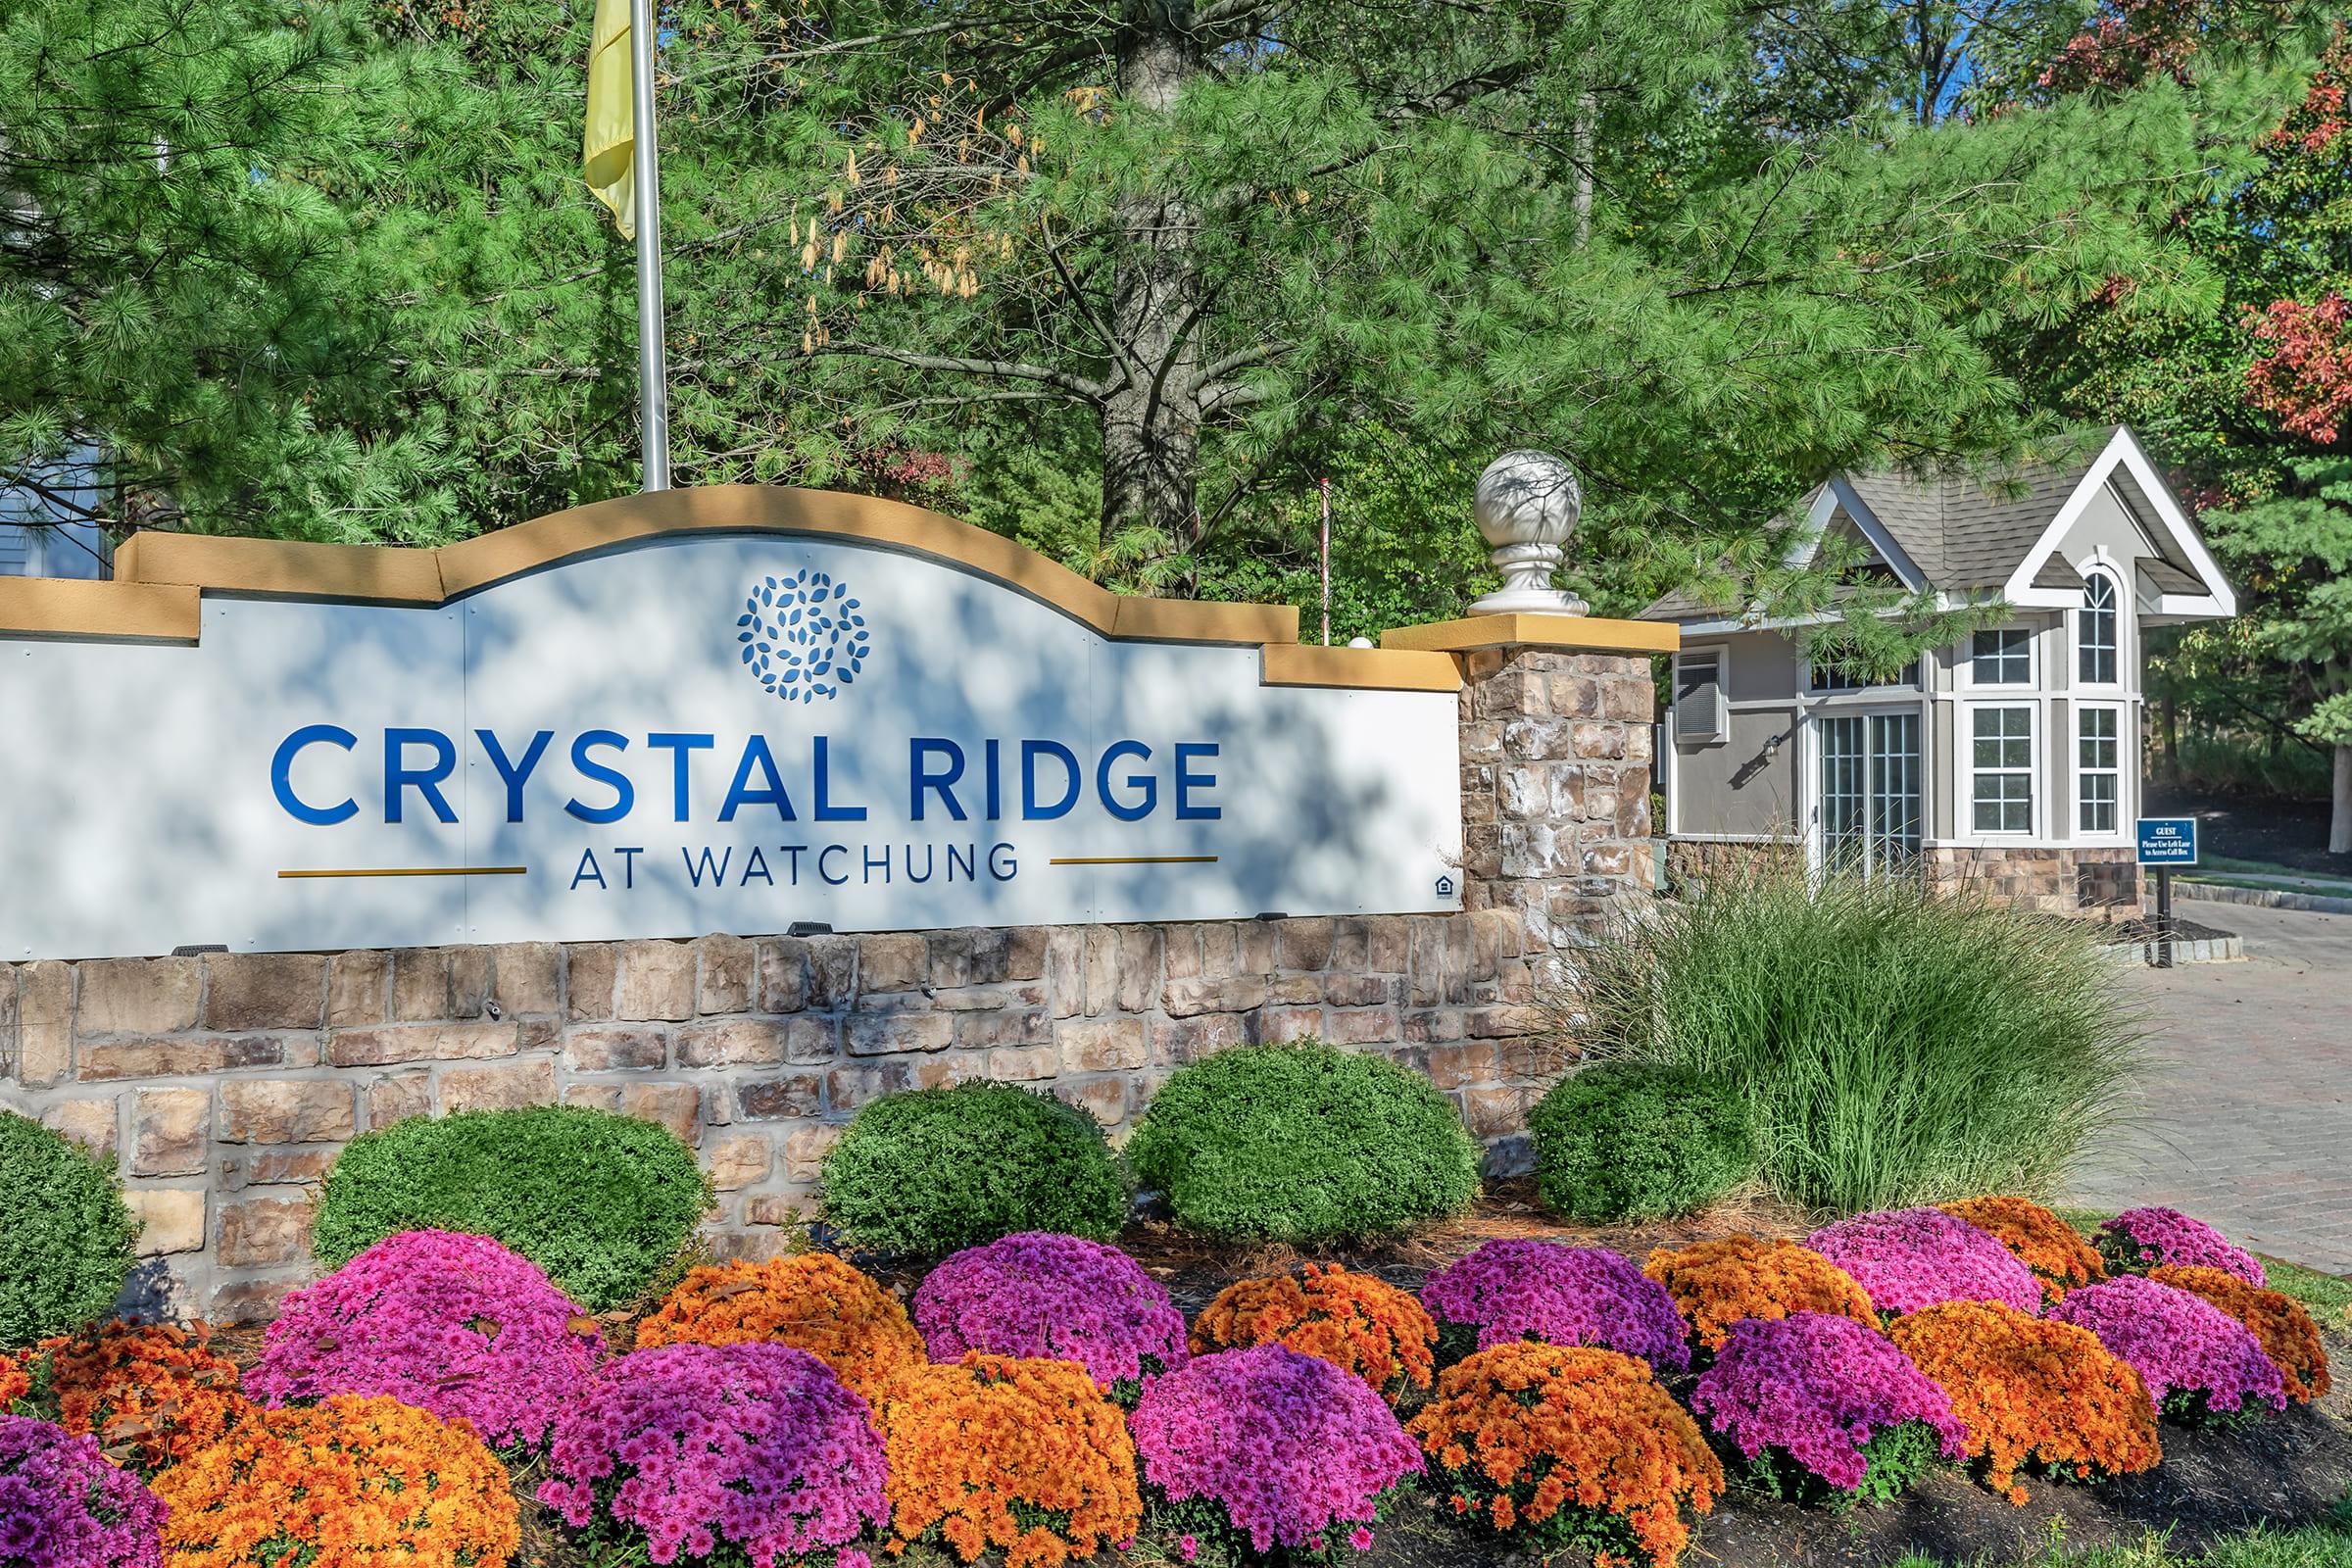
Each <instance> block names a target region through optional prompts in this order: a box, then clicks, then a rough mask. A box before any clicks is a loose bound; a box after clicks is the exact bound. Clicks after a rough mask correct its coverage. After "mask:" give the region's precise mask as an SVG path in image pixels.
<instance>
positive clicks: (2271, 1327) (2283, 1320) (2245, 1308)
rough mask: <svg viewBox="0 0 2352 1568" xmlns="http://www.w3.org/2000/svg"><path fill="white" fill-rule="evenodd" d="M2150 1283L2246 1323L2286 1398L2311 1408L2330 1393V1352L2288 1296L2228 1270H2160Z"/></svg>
mask: <svg viewBox="0 0 2352 1568" xmlns="http://www.w3.org/2000/svg"><path fill="white" fill-rule="evenodd" d="M2148 1278H2150V1279H2152V1280H2154V1281H2155V1282H2156V1283H2157V1284H2159V1285H2170V1286H2172V1287H2173V1288H2174V1289H2176V1290H2182V1291H2186V1292H2188V1293H2189V1294H2190V1295H2191V1296H2196V1297H2201V1298H2203V1299H2205V1300H2208V1301H2210V1302H2212V1303H2213V1304H2214V1305H2215V1306H2218V1307H2220V1308H2221V1309H2222V1310H2223V1311H2225V1312H2227V1313H2229V1315H2230V1316H2231V1317H2233V1318H2235V1319H2237V1320H2238V1321H2239V1322H2240V1323H2243V1324H2244V1325H2245V1326H2246V1328H2247V1329H2248V1330H2249V1331H2251V1332H2252V1334H2253V1336H2254V1338H2255V1339H2256V1340H2257V1341H2259V1342H2260V1343H2261V1345H2262V1353H2263V1354H2265V1355H2267V1356H2269V1357H2270V1358H2271V1365H2273V1366H2275V1367H2277V1368H2278V1376H2279V1379H2280V1380H2281V1382H2282V1384H2283V1386H2284V1388H2285V1390H2286V1397H2288V1398H2290V1399H2293V1400H2295V1401H2296V1402H2297V1403H2302V1404H2308V1403H2310V1402H2311V1401H2312V1400H2313V1399H2316V1398H2319V1397H2321V1396H2323V1395H2325V1394H2326V1393H2327V1389H2328V1384H2329V1379H2328V1376H2327V1347H2326V1346H2325V1345H2323V1344H2322V1343H2321V1342H2320V1326H2319V1325H2318V1324H2317V1323H2314V1322H2313V1321H2312V1320H2311V1314H2310V1313H2309V1312H2307V1311H2305V1310H2304V1309H2303V1303H2302V1302H2300V1301H2298V1300H2296V1299H2294V1298H2293V1297H2291V1296H2289V1295H2287V1294H2286V1293H2285V1292H2284V1291H2273V1290H2265V1289H2263V1288H2262V1287H2260V1286H2255V1285H2248V1284H2247V1283H2246V1282H2245V1281H2244V1280H2241V1279H2239V1278H2238V1277H2237V1276H2236V1275H2234V1274H2232V1273H2230V1272H2229V1271H2228V1270H2227V1269H2218V1268H2199V1267H2197V1266H2196V1265H2194V1264H2182V1265H2180V1266H2179V1267H2175V1266H2173V1265H2172V1264H2169V1263H2167V1264H2159V1265H2157V1266H2156V1267H2155V1268H2152V1269H2150V1270H2148Z"/></svg>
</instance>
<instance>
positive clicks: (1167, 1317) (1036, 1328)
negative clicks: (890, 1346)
mask: <svg viewBox="0 0 2352 1568" xmlns="http://www.w3.org/2000/svg"><path fill="white" fill-rule="evenodd" d="M914 1323H915V1327H916V1328H917V1329H919V1330H920V1331H921V1333H922V1336H923V1344H924V1346H925V1347H926V1348H928V1349H929V1351H930V1354H931V1359H932V1360H934V1361H955V1360H958V1359H960V1358H961V1357H962V1355H963V1352H964V1351H966V1350H989V1351H993V1352H995V1353H996V1354H998V1355H1010V1356H1020V1357H1026V1358H1035V1359H1043V1360H1049V1361H1075V1362H1077V1363H1078V1364H1079V1365H1080V1366H1083V1367H1085V1368H1086V1373H1087V1376H1089V1377H1091V1378H1093V1379H1094V1380H1095V1387H1097V1388H1098V1389H1101V1390H1102V1391H1103V1393H1104V1394H1105V1395H1108V1396H1109V1397H1111V1399H1112V1400H1114V1401H1115V1402H1116V1403H1118V1404H1120V1405H1121V1406H1123V1407H1125V1408H1128V1409H1133V1408H1134V1407H1135V1400H1136V1396H1137V1395H1139V1394H1141V1393H1142V1392H1143V1387H1144V1383H1145V1381H1146V1380H1147V1379H1150V1378H1152V1377H1153V1376H1155V1375H1157V1374H1158V1373H1161V1372H1166V1371H1169V1370H1172V1369H1173V1368H1176V1367H1180V1366H1182V1365H1183V1364H1184V1362H1185V1356H1186V1353H1187V1352H1186V1348H1185V1340H1184V1314H1183V1313H1181V1312H1179V1311H1177V1310H1176V1307H1175V1305H1174V1303H1173V1302H1171V1301H1170V1300H1169V1299H1168V1293H1167V1291H1166V1290H1165V1289H1164V1288H1163V1287H1161V1286H1160V1284H1159V1283H1158V1282H1157V1281H1155V1280H1153V1279H1152V1276H1151V1275H1149V1274H1146V1273H1145V1272H1144V1270H1143V1266H1142V1265H1141V1264H1139V1263H1137V1262H1136V1260H1135V1259H1134V1258H1132V1257H1129V1256H1128V1255H1127V1254H1126V1253H1125V1252H1122V1251H1120V1250H1118V1249H1117V1248H1115V1247H1105V1246H1103V1244H1102V1243H1101V1242H1090V1241H1088V1240H1086V1239H1085V1238H1084V1237H1080V1236H1056V1235H1054V1234H1053V1233H1052V1232H1050V1231H1026V1232H1022V1233H1020V1234H1018V1235H1014V1236H1006V1237H1003V1238H1001V1239H999V1240H997V1241H993V1242H990V1243H989V1244H988V1245H987V1246H985V1247H973V1248H967V1249H965V1250H963V1251H960V1252H957V1253H956V1254H955V1255H954V1256H953V1257H950V1258H948V1259H946V1260H945V1261H943V1262H942V1263H940V1265H939V1266H938V1267H937V1268H934V1269H933V1270H932V1271H931V1272H930V1273H929V1274H928V1275H927V1276H925V1277H924V1280H923V1283H922V1284H921V1285H919V1286H917V1287H915V1292H914Z"/></svg>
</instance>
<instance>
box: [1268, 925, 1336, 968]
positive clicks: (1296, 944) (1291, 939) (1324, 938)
mask: <svg viewBox="0 0 2352 1568" xmlns="http://www.w3.org/2000/svg"><path fill="white" fill-rule="evenodd" d="M1336 924H1337V922H1336V921H1334V920H1333V919H1332V918H1331V917H1330V916H1328V915H1322V916H1303V917H1301V918H1299V919H1296V920H1285V921H1283V922H1282V924H1281V925H1280V926H1279V927H1278V928H1277V929H1276V931H1275V933H1274V934H1275V938H1276V941H1277V943H1278V945H1279V948H1280V952H1281V958H1280V962H1281V966H1282V967H1283V968H1285V969H1325V968H1328V967H1330V965H1331V941H1332V932H1333V928H1334V927H1335V925H1336Z"/></svg>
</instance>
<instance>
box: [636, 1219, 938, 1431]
mask: <svg viewBox="0 0 2352 1568" xmlns="http://www.w3.org/2000/svg"><path fill="white" fill-rule="evenodd" d="M762 1340H773V1341H775V1342H777V1343H778V1344H782V1345H789V1346H791V1347H793V1348H795V1349H800V1350H807V1351H808V1352H809V1354H811V1355H813V1356H815V1357H816V1358H817V1359H818V1360H820V1361H822V1362H824V1363H825V1365H827V1366H829V1367H831V1368H832V1369H833V1370H834V1372H835V1373H836V1374H837V1375H838V1376H839V1377H840V1379H841V1381H842V1382H843V1383H845V1384H847V1385H849V1387H850V1388H851V1389H853V1390H855V1391H856V1392H857V1393H858V1394H859V1395H861V1396H862V1397H864V1399H865V1402H866V1403H868V1404H877V1403H879V1399H878V1396H879V1395H880V1394H881V1392H882V1385H883V1384H884V1383H886V1382H887V1381H889V1379H890V1376H891V1374H892V1373H894V1372H896V1371H898V1370H899V1369H900V1368H902V1367H906V1366H912V1365H920V1364H921V1363H922V1362H923V1361H924V1360H925V1359H927V1357H926V1355H925V1353H924V1350H923V1337H922V1336H921V1335H919V1334H917V1333H916V1332H915V1331H914V1325H913V1324H912V1323H911V1322H909V1321H907V1309H906V1308H905V1307H903V1306H901V1305H900V1304H899V1301H898V1298H896V1297H894V1296H892V1295H891V1294H890V1293H889V1292H888V1291H886V1290H884V1289H883V1288H882V1287H881V1286H880V1285H877V1284H876V1283H874V1281H873V1280H871V1279H869V1278H868V1277H866V1276H865V1275H863V1274H860V1273H859V1272H858V1270H856V1269H854V1268H852V1267H850V1265H849V1264H847V1263H845V1262H843V1261H842V1260H841V1259H840V1258H838V1257H835V1256H834V1255H833V1254H831V1253H830V1252H803V1253H801V1254H799V1255H798V1256H795V1257H778V1258H772V1259H770V1260H769V1261H767V1262H764V1263H749V1262H740V1263H728V1264H724V1265H721V1266H718V1267H703V1268H698V1269H695V1270H694V1271H693V1272H691V1273H689V1274H688V1275H687V1276H686V1278H685V1281H684V1282H683V1283H682V1284H680V1285H679V1286H678V1288H677V1289H676V1290H674V1291H672V1292H670V1293H669V1295H668V1297H667V1298H666V1299H663V1301H662V1305H661V1306H660V1307H659V1308H657V1309H656V1310H655V1312H654V1314H653V1315H652V1316H651V1317H648V1318H647V1319H646V1320H645V1321H644V1322H642V1323H640V1324H638V1325H637V1348H639V1349H640V1350H650V1349H653V1348H655V1347H657V1346H662V1345H679V1344H693V1345H746V1344H753V1343H757V1342H759V1341H762Z"/></svg>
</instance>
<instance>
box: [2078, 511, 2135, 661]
mask: <svg viewBox="0 0 2352 1568" xmlns="http://www.w3.org/2000/svg"><path fill="white" fill-rule="evenodd" d="M2077 569H2078V570H2080V571H2081V572H2082V581H2083V593H2085V594H2087V593H2088V592H2089V591H2090V586H2089V585H2090V580H2091V578H2093V577H2104V578H2106V579H2107V586H2108V587H2109V588H2111V589H2113V590H2114V591H2115V679H2113V680H2096V681H2093V680H2084V679H2083V678H2082V624H2083V621H2084V619H2085V618H2086V617H2087V607H2086V606H2082V605H2078V606H2077V607H2076V608H2075V609H2073V610H2070V611H2068V612H2067V613H2066V648H2067V657H2068V663H2067V669H2066V675H2067V685H2068V687H2069V688H2070V689H2072V690H2075V691H2082V692H2097V693H2101V694H2107V693H2116V694H2120V693H2123V692H2127V691H2130V690H2131V689H2132V687H2133V685H2134V682H2133V681H2132V679H2131V672H2132V658H2133V652H2134V651H2133V649H2132V646H2131V621H2132V620H2133V619H2134V618H2135V617H2134V616H2133V614H2132V599H2131V589H2130V587H2128V586H2127V579H2126V575H2125V573H2124V570H2123V568H2122V567H2121V566H2119V565H2117V564H2116V563H2115V562H2114V561H2113V560H2112V559H2110V558H2109V556H2108V554H2107V550H2106V547H2105V546H2104V545H2102V546H2101V547H2100V548H2099V551H2098V553H2097V554H2096V555H2095V556H2093V557H2092V558H2091V559H2090V560H2088V561H2086V562H2084V563H2082V565H2081V566H2080V567H2078V568H2077Z"/></svg>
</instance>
